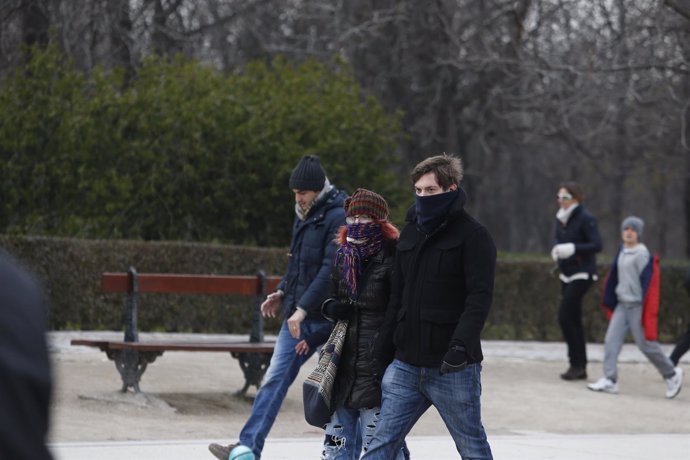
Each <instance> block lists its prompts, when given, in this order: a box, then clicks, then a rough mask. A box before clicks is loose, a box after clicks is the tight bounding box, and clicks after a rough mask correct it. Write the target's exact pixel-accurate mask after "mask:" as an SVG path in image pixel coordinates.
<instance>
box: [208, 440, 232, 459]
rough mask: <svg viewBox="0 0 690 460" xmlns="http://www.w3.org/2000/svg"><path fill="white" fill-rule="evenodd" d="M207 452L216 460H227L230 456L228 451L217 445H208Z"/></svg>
mask: <svg viewBox="0 0 690 460" xmlns="http://www.w3.org/2000/svg"><path fill="white" fill-rule="evenodd" d="M208 450H209V451H210V452H211V453H212V454H213V456H214V457H216V458H217V459H218V460H228V457H229V456H230V452H228V450H227V449H226V448H225V447H223V446H221V445H218V444H210V445H209V446H208Z"/></svg>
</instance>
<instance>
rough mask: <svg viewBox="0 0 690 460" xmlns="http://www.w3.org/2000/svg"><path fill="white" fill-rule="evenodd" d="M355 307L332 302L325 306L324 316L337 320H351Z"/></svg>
mask: <svg viewBox="0 0 690 460" xmlns="http://www.w3.org/2000/svg"><path fill="white" fill-rule="evenodd" d="M353 309H354V306H353V305H351V304H349V303H344V302H339V301H337V300H331V301H330V302H328V303H325V304H324V305H323V314H324V315H325V316H328V317H329V318H333V319H335V320H339V319H350V315H352V310H353Z"/></svg>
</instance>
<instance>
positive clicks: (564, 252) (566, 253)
mask: <svg viewBox="0 0 690 460" xmlns="http://www.w3.org/2000/svg"><path fill="white" fill-rule="evenodd" d="M553 249H554V251H552V253H553V252H555V253H556V256H557V257H558V258H559V259H567V258H568V257H570V256H572V255H573V254H575V244H573V243H563V244H557V245H556V246H554V248H553Z"/></svg>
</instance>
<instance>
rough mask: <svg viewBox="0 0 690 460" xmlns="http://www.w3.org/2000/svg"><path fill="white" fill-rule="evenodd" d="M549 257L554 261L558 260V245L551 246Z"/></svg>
mask: <svg viewBox="0 0 690 460" xmlns="http://www.w3.org/2000/svg"><path fill="white" fill-rule="evenodd" d="M551 258H552V259H553V261H554V262H558V245H555V246H554V247H553V248H551Z"/></svg>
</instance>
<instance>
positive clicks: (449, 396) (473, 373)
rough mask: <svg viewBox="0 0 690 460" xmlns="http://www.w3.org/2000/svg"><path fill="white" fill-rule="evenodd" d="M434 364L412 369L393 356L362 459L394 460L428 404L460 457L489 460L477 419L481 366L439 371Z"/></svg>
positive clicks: (487, 444) (482, 432) (480, 423)
mask: <svg viewBox="0 0 690 460" xmlns="http://www.w3.org/2000/svg"><path fill="white" fill-rule="evenodd" d="M438 370H439V368H438V367H417V366H412V365H410V364H406V363H403V362H402V361H399V360H397V359H396V360H394V361H393V362H392V363H391V365H390V366H388V369H386V373H385V375H384V376H383V381H382V382H381V389H382V395H383V400H382V403H381V413H380V416H379V423H378V426H377V429H376V432H375V433H374V438H373V439H372V440H371V444H370V445H369V450H368V451H367V452H366V453H365V454H364V456H363V457H362V460H364V459H367V460H372V459H380V460H387V459H391V458H395V454H394V453H395V452H397V451H398V450H399V449H400V447H401V445H402V442H403V440H404V439H405V436H407V434H408V433H409V432H410V430H411V429H412V427H413V426H414V424H415V423H416V422H417V420H419V417H421V416H422V414H424V412H426V410H427V409H428V408H429V406H431V405H433V406H434V407H435V408H436V410H438V413H439V414H440V415H441V418H442V419H443V421H444V422H445V424H446V427H447V428H448V431H449V432H450V435H451V436H452V437H453V441H455V447H456V449H457V450H458V453H460V456H461V457H462V458H463V459H464V460H470V459H471V460H492V459H493V456H492V455H491V447H489V442H488V441H487V439H486V433H485V432H484V426H483V425H482V420H481V405H480V402H479V400H480V396H481V392H482V384H481V364H470V365H469V366H467V368H466V369H464V370H462V371H460V372H452V373H450V374H443V375H441V374H439V371H438Z"/></svg>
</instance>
